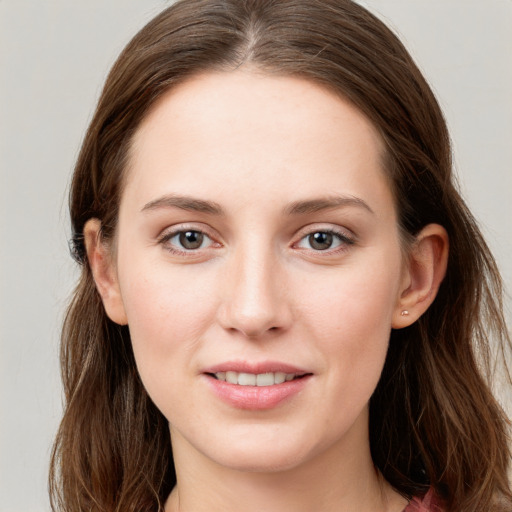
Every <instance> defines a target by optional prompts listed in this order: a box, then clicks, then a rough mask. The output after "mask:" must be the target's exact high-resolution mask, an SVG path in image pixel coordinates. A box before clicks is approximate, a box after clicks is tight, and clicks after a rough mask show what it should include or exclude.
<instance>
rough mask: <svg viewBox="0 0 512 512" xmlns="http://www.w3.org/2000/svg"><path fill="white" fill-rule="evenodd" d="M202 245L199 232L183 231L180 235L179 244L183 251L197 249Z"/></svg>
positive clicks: (201, 235)
mask: <svg viewBox="0 0 512 512" xmlns="http://www.w3.org/2000/svg"><path fill="white" fill-rule="evenodd" d="M202 243H203V234H202V233H200V232H199V231H185V232H183V233H180V244H181V245H182V246H183V247H184V248H185V249H198V248H199V247H201V244H202Z"/></svg>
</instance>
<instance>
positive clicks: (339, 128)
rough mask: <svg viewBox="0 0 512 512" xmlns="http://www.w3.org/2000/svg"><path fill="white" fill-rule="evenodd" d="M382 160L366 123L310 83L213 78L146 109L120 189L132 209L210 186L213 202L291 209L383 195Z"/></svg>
mask: <svg viewBox="0 0 512 512" xmlns="http://www.w3.org/2000/svg"><path fill="white" fill-rule="evenodd" d="M382 155H383V144H382V141H381V138H380V136H379V135H378V133H377V130H376V129H375V128H374V126H373V125H372V123H371V122H370V121H369V120H368V119H367V118H366V117H365V116H364V115H363V114H362V113H361V112H360V111H359V110H358V109H356V108H355V107H354V106H353V105H352V104H350V103H349V102H348V101H346V100H343V99H342V98H340V97H339V96H337V95H335V94H334V93H332V92H330V91H328V90H327V89H325V88H322V87H320V86H319V85H317V84H315V83H312V82H310V81H308V80H305V79H301V78H296V77H276V76H268V75H263V74H261V73H258V72H256V71H254V70H245V69H243V70H238V71H234V72H212V73H205V74H201V75H197V76H195V77H193V78H191V79H189V80H187V81H185V82H183V83H182V84H180V85H178V86H176V87H175V88H173V89H171V90H170V91H168V92H167V93H166V94H165V95H164V96H163V97H162V98H161V99H160V100H159V101H158V102H157V103H156V105H155V106H154V107H153V108H152V110H151V112H150V113H149V115H148V116H147V117H146V118H145V120H144V121H143V122H142V123H141V125H140V126H139V128H138V130H137V132H136V134H135V137H134V140H133V144H132V147H131V154H130V165H129V170H128V176H127V182H126V184H127V189H129V190H128V193H133V194H132V195H134V194H135V193H136V194H135V195H137V196H138V198H139V202H144V201H146V202H147V201H151V200H152V199H154V196H155V195H157V194H162V193H163V192H167V193H177V194H181V193H183V194H188V195H189V194H190V193H191V192H192V191H193V190H198V187H199V191H200V188H201V187H203V186H207V185H210V186H215V187H216V189H215V193H216V195H217V196H219V200H222V195H223V193H224V192H225V195H227V196H228V197H230V199H231V200H232V199H233V196H236V197H239V198H244V197H245V199H247V195H248V194H250V195H251V196H252V195H257V194H258V193H261V192H262V191H263V195H264V197H268V196H269V195H272V194H273V193H274V194H275V193H279V195H280V197H281V198H282V199H283V200H287V201H290V202H291V201H294V200H296V199H297V196H300V195H323V196H325V195H326V194H328V193H333V194H337V193H340V194H341V193H343V194H352V195H360V194H361V193H363V192H364V193H366V194H369V195H370V196H371V195H379V194H381V195H382V192H384V193H385V194H388V195H389V187H388V186H387V180H386V178H385V175H384V172H383V166H382V160H383V158H382ZM377 185H378V186H377ZM163 189H165V190H163ZM209 192H212V190H210V191H209Z"/></svg>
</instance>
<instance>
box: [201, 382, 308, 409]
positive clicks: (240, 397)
mask: <svg viewBox="0 0 512 512" xmlns="http://www.w3.org/2000/svg"><path fill="white" fill-rule="evenodd" d="M206 377H207V379H208V384H209V385H210V387H211V389H212V390H213V392H214V393H215V394H216V395H217V396H218V397H219V398H221V399H222V400H223V401H224V402H227V403H228V404H229V405H231V406H233V407H236V408H238V409H250V410H265V409H272V408H274V407H276V406H278V405H279V404H281V403H282V402H284V401H286V400H289V399H290V398H292V397H293V396H294V395H297V394H298V393H299V392H300V391H302V390H303V389H304V386H306V384H307V383H308V381H309V379H310V377H311V375H306V376H304V377H302V378H300V379H294V380H291V381H288V382H283V383H282V384H274V385H273V386H240V385H239V384H230V383H229V382H226V381H223V380H217V379H215V378H214V377H211V376H210V375H207V376H206Z"/></svg>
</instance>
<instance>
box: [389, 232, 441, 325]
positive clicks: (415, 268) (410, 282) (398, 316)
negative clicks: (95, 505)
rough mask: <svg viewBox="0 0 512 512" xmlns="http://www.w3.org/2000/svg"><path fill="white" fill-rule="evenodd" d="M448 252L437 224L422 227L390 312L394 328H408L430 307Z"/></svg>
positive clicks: (439, 283) (439, 284)
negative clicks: (398, 295)
mask: <svg viewBox="0 0 512 512" xmlns="http://www.w3.org/2000/svg"><path fill="white" fill-rule="evenodd" d="M448 251H449V240H448V234H447V232H446V230H445V229H444V228H443V227H442V226H440V225H439V224H429V225H427V226H425V227H424V228H423V229H422V230H421V231H420V232H419V234H418V235H417V236H416V241H415V242H414V244H413V246H412V248H411V249H410V251H409V259H408V263H407V268H406V270H405V272H406V278H405V279H404V283H405V284H404V286H403V289H402V290H401V294H400V297H399V300H398V303H397V305H396V308H395V311H394V313H393V321H392V327H393V328H394V329H400V328H402V327H407V326H409V325H411V324H412V323H414V322H415V321H416V320H417V319H418V318H419V317H420V316H421V315H422V314H423V313H424V312H425V311H426V310H427V309H428V308H429V306H430V305H431V304H432V302H433V301H434V299H435V298H436V295H437V292H438V290H439V287H440V286H441V283H442V281H443V279H444V276H445V274H446V268H447V265H448Z"/></svg>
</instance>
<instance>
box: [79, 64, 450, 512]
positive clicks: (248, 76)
mask: <svg viewBox="0 0 512 512" xmlns="http://www.w3.org/2000/svg"><path fill="white" fill-rule="evenodd" d="M382 156H383V144H382V141H381V139H380V137H379V135H378V134H377V132H376V130H375V129H374V127H373V126H372V124H371V123H370V122H369V121H368V120H367V119H366V118H365V117H364V116H363V115H362V114H361V113H360V112H359V111H358V110H357V109H355V108H354V107H353V106H352V105H351V104H349V103H348V102H346V101H344V100H342V99H340V98H339V97H337V96H335V95H333V94H332V93H330V92H328V91H326V90H324V89H322V88H321V87H319V86H317V85H315V84H312V83H310V82H308V81H305V80H302V79H297V78H292V77H269V76H265V75H262V74H260V73H258V72H256V71H255V70H252V69H241V70H237V71H235V72H225V73H220V72H219V73H208V74H204V75H201V76H197V77H194V78H192V79H190V80H188V81H187V82H185V83H183V84H181V85H179V86H177V87H175V88H174V89H172V90H170V91H169V92H168V93H167V94H166V95H165V96H164V97H163V98H162V99H161V100H160V101H159V102H158V104H157V105H156V106H155V107H154V108H153V110H152V111H151V112H150V114H149V115H148V116H147V117H146V119H145V120H144V121H143V123H142V124H141V126H140V127H139V129H138V131H137V133H136V135H135V138H134V143H133V146H132V150H131V155H130V165H129V169H128V173H127V179H126V183H125V188H124V191H123V194H122V200H121V204H120V214H119V225H118V230H117V234H116V238H115V241H114V243H115V249H116V250H115V251H113V250H112V247H109V246H107V245H106V244H104V243H102V242H101V241H100V240H99V238H98V230H99V227H100V223H99V221H98V220H95V219H93V220H91V221H89V222H88V224H87V226H86V229H85V238H86V245H87V250H88V257H89V262H90V264H91V267H92V269H93V273H94V277H95V281H96V284H97V288H98V290H99V292H100V294H101V296H102V299H103V302H104V305H105V308H106V311H107V313H108V315H109V317H110V318H111V319H112V320H113V321H115V322H117V323H119V324H128V325H129V327H130V333H131V337H132V343H133V350H134V353H135V358H136V361H137V366H138V370H139V372H140V375H141V377H142V380H143V382H144V385H145V387H146V389H147V391H148V393H149V394H150V396H151V398H152V399H153V400H154V402H155V404H156V405H157V406H158V407H159V409H160V410H161V411H162V413H163V414H164V415H165V417H166V418H167V419H168V421H169V424H170V431H171V439H172V444H173V452H174V459H175V465H176V471H177V477H178V485H177V487H176V488H175V489H174V491H173V493H172V494H171V496H170V498H169V500H168V501H167V503H166V511H167V512H170V511H177V510H181V511H185V512H191V511H194V512H200V511H202V510H205V511H206V510H223V511H231V510H240V504H241V503H243V510H244V511H261V510H267V511H274V510H275V511H280V512H282V511H288V510H289V511H292V510H293V511H295V512H296V511H299V512H300V511H311V510H322V511H337V512H340V511H347V512H348V511H353V510H358V511H360V512H370V511H372V512H375V511H387V512H399V511H401V510H402V509H403V508H404V507H405V505H406V501H405V500H404V499H403V498H402V497H400V496H398V495H397V494H396V493H395V492H394V491H393V490H392V489H391V488H390V486H389V485H388V484H387V483H386V482H384V481H383V480H382V479H381V478H380V477H379V475H378V473H377V472H376V471H375V469H374V466H373V464H372V460H371V455H370V451H369V441H368V400H369V398H370V396H371V394H372V392H373V391H374V389H375V387H376V385H377V382H378V379H379V376H380V373H381V370H382V367H383V364H384V360H385V356H386V350H387V346H388V340H389V334H390V330H391V328H401V327H404V326H406V325H409V324H410V323H412V322H414V321H415V320H416V319H417V318H418V317H419V316H420V315H421V314H422V313H423V312H424V311H425V310H426V309H427V308H428V306H429V305H430V303H431V302H432V300H433V299H434V297H435V294H436V292H437V289H438V287H439V284H440V282H441V280H442V278H443V276H444V272H445V268H446V258H447V250H448V240H447V237H446V233H445V231H444V229H443V228H442V227H440V226H437V225H429V226H427V227H426V228H425V229H424V230H423V231H422V232H421V233H420V235H419V236H418V239H417V242H416V243H415V244H413V246H412V247H409V248H407V251H404V247H403V244H402V243H401V240H400V235H399V229H398V225H397V213H396V209H395V205H394V202H393V197H392V193H391V190H390V187H389V183H388V180H387V178H386V175H385V171H384V169H383V168H382V163H381V162H382ZM177 197H179V198H180V199H179V200H177V199H176V198H177ZM183 197H186V198H187V199H186V200H183V199H182V198H183ZM190 198H193V199H194V200H201V201H208V202H210V203H209V205H208V206H211V203H212V202H213V203H215V204H214V206H215V208H214V209H221V210H222V212H220V213H219V212H218V211H213V210H212V209H211V208H210V209H205V205H204V204H203V203H201V204H198V203H197V201H196V202H193V201H192V202H191V201H190ZM340 198H341V200H340ZM326 200H328V201H331V202H332V201H333V200H335V202H337V203H338V204H337V205H335V206H333V205H332V204H331V205H330V207H326V203H325V201H326ZM312 202H313V203H312ZM299 203H300V205H301V207H300V208H299V207H298V204H299ZM312 205H314V206H315V207H312ZM198 206H201V208H198ZM294 206H295V209H294ZM291 210H294V211H291ZM180 230H181V231H182V232H183V231H187V230H189V231H190V230H195V231H198V232H203V233H205V235H207V236H205V237H204V239H203V240H204V241H203V244H202V246H201V247H200V248H198V249H189V250H186V249H184V248H183V247H182V246H180V238H179V232H180ZM329 231H333V232H335V233H337V234H335V235H333V245H332V246H331V247H328V248H327V249H323V250H319V249H318V248H317V246H315V247H313V246H312V245H311V242H312V239H311V237H310V235H312V234H313V233H325V232H329ZM404 310H407V311H408V314H407V315H403V314H402V312H403V311H404ZM234 360H235V361H241V362H261V361H268V360H271V361H280V362H285V363H287V364H292V365H295V366H297V367H299V368H302V369H305V370H306V371H307V372H308V373H310V374H311V375H310V377H309V378H308V380H307V382H306V384H305V386H304V387H303V389H302V390H301V391H300V392H299V393H297V394H295V395H293V396H292V397H291V398H290V399H288V400H285V401H284V402H282V403H279V404H278V405H277V406H275V407H272V408H270V409H266V410H263V411H259V410H256V411H255V410H247V409H242V408H239V407H235V406H233V405H231V404H227V403H226V402H224V401H222V400H220V399H219V398H218V397H217V396H216V395H214V394H213V393H212V391H211V388H210V386H209V383H208V379H209V377H207V376H206V375H205V374H204V370H205V368H207V367H209V366H212V365H215V364H219V363H222V362H225V361H234Z"/></svg>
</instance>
